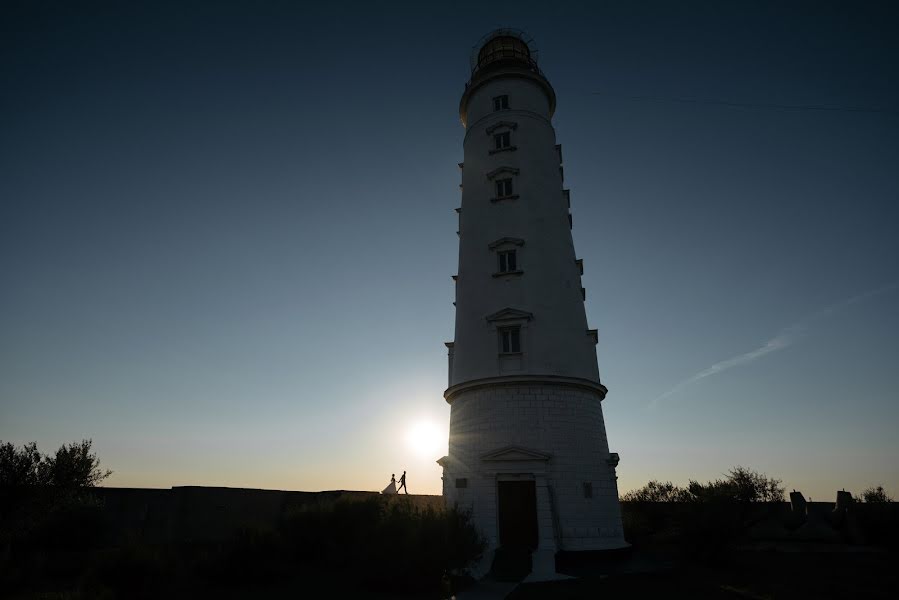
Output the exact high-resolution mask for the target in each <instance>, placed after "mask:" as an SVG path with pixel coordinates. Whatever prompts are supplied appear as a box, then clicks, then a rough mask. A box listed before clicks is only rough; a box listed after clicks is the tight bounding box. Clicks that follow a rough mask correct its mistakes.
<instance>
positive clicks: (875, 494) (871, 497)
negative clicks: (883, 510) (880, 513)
mask: <svg viewBox="0 0 899 600" xmlns="http://www.w3.org/2000/svg"><path fill="white" fill-rule="evenodd" d="M862 500H864V501H865V502H871V503H882V502H892V501H893V499H892V498H891V497H890V496H888V495H887V493H886V490H884V489H883V486H882V485H878V486H877V487H869V488H868V489H866V490H865V491H863V492H862Z"/></svg>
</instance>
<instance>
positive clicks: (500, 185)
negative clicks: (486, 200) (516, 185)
mask: <svg viewBox="0 0 899 600" xmlns="http://www.w3.org/2000/svg"><path fill="white" fill-rule="evenodd" d="M511 195H512V178H511V177H507V178H505V179H497V180H496V197H497V198H506V197H508V196H511Z"/></svg>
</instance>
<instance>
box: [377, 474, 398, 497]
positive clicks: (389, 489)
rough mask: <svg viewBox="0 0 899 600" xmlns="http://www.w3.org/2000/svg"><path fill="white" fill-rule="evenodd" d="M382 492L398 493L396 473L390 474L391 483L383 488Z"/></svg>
mask: <svg viewBox="0 0 899 600" xmlns="http://www.w3.org/2000/svg"><path fill="white" fill-rule="evenodd" d="M381 493H382V494H395V493H396V473H394V474H393V475H391V476H390V485H388V486H387V487H386V488H384V489H383V490H381Z"/></svg>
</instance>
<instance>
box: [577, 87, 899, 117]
mask: <svg viewBox="0 0 899 600" xmlns="http://www.w3.org/2000/svg"><path fill="white" fill-rule="evenodd" d="M591 95H593V96H608V97H613V98H624V99H626V100H642V101H647V102H671V103H678V104H706V105H713V106H730V107H737V108H765V109H775V110H805V111H825V112H854V113H875V114H888V115H899V109H890V108H869V107H864V106H823V105H812V104H774V103H766V102H732V101H729V100H711V99H700V98H671V97H669V98H666V97H663V96H619V95H616V94H608V93H604V92H591Z"/></svg>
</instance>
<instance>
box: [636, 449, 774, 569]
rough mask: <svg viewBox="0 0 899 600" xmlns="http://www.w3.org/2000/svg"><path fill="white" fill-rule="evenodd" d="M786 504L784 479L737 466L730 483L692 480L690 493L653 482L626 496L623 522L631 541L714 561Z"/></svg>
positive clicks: (727, 481)
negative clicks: (666, 546) (673, 546)
mask: <svg viewBox="0 0 899 600" xmlns="http://www.w3.org/2000/svg"><path fill="white" fill-rule="evenodd" d="M783 499H784V488H783V487H782V486H781V481H780V480H779V479H774V478H771V477H768V476H766V475H763V474H761V473H758V472H756V471H753V470H752V469H747V468H745V467H740V466H737V467H734V468H733V469H731V470H730V471H729V472H728V473H727V475H726V476H725V478H724V479H717V480H715V481H709V482H707V483H704V484H703V483H699V482H697V481H694V480H690V484H689V486H688V487H687V488H681V487H678V486H676V485H674V484H672V483H671V482H665V483H661V482H658V481H650V482H649V483H647V484H646V485H645V486H643V487H642V488H639V489H637V490H633V491H631V492H628V493H627V494H625V495H624V496H622V498H621V500H622V520H623V524H624V530H625V535H626V536H627V538H628V540H630V541H631V542H634V541H636V540H643V541H647V540H650V539H651V540H652V541H653V542H656V543H673V544H676V545H679V546H680V547H681V548H683V549H684V550H686V551H687V552H690V553H692V554H694V555H697V556H700V557H704V558H710V559H714V558H716V557H718V556H719V555H720V551H721V550H722V549H723V548H724V547H725V546H727V545H728V544H730V543H732V542H733V541H735V540H736V539H738V538H740V537H741V536H742V535H743V534H745V533H746V531H747V530H748V529H749V527H751V526H752V525H754V524H755V523H757V522H758V521H759V520H761V519H762V518H764V517H765V516H767V515H768V514H769V512H770V510H773V509H774V507H776V504H774V503H778V502H782V501H783Z"/></svg>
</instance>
